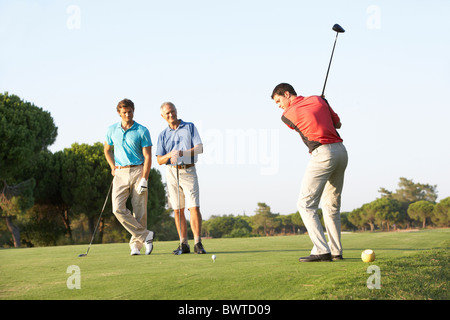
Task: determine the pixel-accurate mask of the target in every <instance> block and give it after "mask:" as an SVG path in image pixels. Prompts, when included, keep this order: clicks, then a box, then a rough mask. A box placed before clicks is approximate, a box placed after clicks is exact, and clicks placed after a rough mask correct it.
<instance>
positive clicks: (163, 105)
mask: <svg viewBox="0 0 450 320" xmlns="http://www.w3.org/2000/svg"><path fill="white" fill-rule="evenodd" d="M165 106H169V107H172V108H174V109H175V111H177V108H176V107H175V105H174V104H173V103H172V102H169V101H166V102H163V104H162V105H161V107H160V108H159V111H160V112H161V114H162V110H163V108H164V107H165Z"/></svg>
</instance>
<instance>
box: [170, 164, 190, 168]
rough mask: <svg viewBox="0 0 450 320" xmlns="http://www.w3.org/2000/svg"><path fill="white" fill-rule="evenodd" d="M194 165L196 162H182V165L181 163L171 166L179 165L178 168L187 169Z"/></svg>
mask: <svg viewBox="0 0 450 320" xmlns="http://www.w3.org/2000/svg"><path fill="white" fill-rule="evenodd" d="M193 166H195V164H193V163H191V164H182V165H179V166H171V167H174V168H176V167H178V169H187V168H190V167H193Z"/></svg>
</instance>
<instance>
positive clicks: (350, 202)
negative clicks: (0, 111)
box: [0, 0, 450, 219]
mask: <svg viewBox="0 0 450 320" xmlns="http://www.w3.org/2000/svg"><path fill="white" fill-rule="evenodd" d="M449 17H450V1H445V0H431V1H423V0H413V1H411V0H408V1H356V0H355V1H331V0H329V1H299V0H277V1H265V0H259V1H246V0H239V1H235V0H227V1H222V0H220V1H212V0H209V1H196V0H192V1H182V0H173V1H98V0H96V1H79V0H72V1H61V0H58V1H51V0H46V1H30V0H27V1H21V0H14V1H12V0H0V37H1V40H2V49H1V50H0V91H1V92H5V91H7V92H9V93H10V94H16V95H18V96H20V97H21V98H22V99H24V100H26V101H30V102H33V103H34V104H35V105H37V106H39V107H42V108H43V109H45V110H48V111H50V112H51V115H52V117H53V118H54V121H55V123H56V125H57V126H58V131H59V134H58V138H57V140H56V143H55V144H54V145H53V146H51V148H50V149H51V150H52V151H58V150H62V149H64V148H67V147H70V145H71V144H72V143H74V142H78V143H89V144H92V143H94V142H97V141H101V142H103V141H104V139H105V138H104V136H105V132H106V128H107V127H108V126H109V125H110V124H112V123H115V122H117V121H119V118H118V116H117V114H116V111H115V107H116V105H117V102H118V101H120V100H121V99H123V98H129V99H131V100H133V101H134V102H135V105H136V113H135V120H136V121H137V122H139V123H141V124H143V125H145V126H147V127H148V128H149V130H150V133H151V137H152V140H153V142H154V146H155V147H154V150H156V142H157V137H158V134H159V133H160V132H161V131H162V130H163V129H164V127H165V126H166V123H165V121H164V120H163V119H162V118H161V117H160V114H159V106H160V104H161V103H162V102H163V101H172V102H173V103H174V104H175V105H176V106H177V108H178V113H179V117H180V118H181V119H183V120H185V121H192V122H194V123H195V124H196V125H197V127H198V128H199V131H200V135H201V137H202V139H203V142H204V147H205V153H204V154H203V155H202V156H201V157H200V160H199V163H198V166H197V167H198V169H197V170H198V174H199V182H200V188H201V209H202V213H203V216H204V218H206V219H207V218H208V217H209V216H211V215H213V214H215V215H223V214H235V215H237V214H243V213H244V212H245V214H247V215H251V214H254V210H255V209H256V206H257V202H265V203H267V204H268V205H269V206H271V208H272V212H275V213H281V214H289V213H293V212H295V211H296V210H297V209H296V202H297V195H298V192H299V188H300V183H301V179H302V176H303V172H304V170H305V167H306V164H307V162H308V159H309V154H308V152H307V148H306V147H305V145H304V144H303V142H302V141H301V139H300V137H299V135H298V134H297V133H296V132H294V131H292V130H290V129H288V128H287V127H286V126H285V125H284V124H283V123H282V122H281V120H280V117H281V111H280V110H279V109H278V108H277V107H276V105H275V104H274V103H273V101H272V100H271V99H270V94H271V92H272V89H273V88H274V86H275V85H277V84H278V83H280V82H289V83H291V84H292V85H293V86H294V87H295V88H296V90H297V92H298V93H299V94H301V95H305V96H308V95H319V94H320V93H321V90H322V85H323V81H324V78H325V74H326V68H327V66H328V61H329V58H330V54H331V49H332V46H333V41H334V38H335V33H334V32H333V31H332V30H331V27H332V26H333V24H335V23H339V24H340V25H341V26H343V27H344V28H345V29H346V33H344V34H342V35H339V38H338V42H337V46H336V51H335V55H334V58H333V65H332V66H331V71H330V76H329V79H328V84H327V91H326V96H327V98H328V100H329V102H330V104H331V105H332V107H333V108H334V110H335V111H336V112H337V113H338V114H339V116H340V117H341V120H342V123H343V126H342V129H341V130H340V134H341V136H342V137H343V139H344V143H345V145H346V147H347V149H348V151H349V166H348V169H347V174H346V181H345V186H344V193H343V199H342V210H343V211H350V210H353V209H355V208H358V207H360V206H361V205H362V204H364V203H367V202H370V201H372V200H375V199H376V198H377V197H379V193H378V189H379V188H380V187H385V188H387V189H390V190H395V189H396V188H397V183H398V181H399V178H400V177H406V178H408V179H413V180H414V181H415V182H421V183H429V184H433V185H434V184H436V185H437V187H438V191H439V198H438V200H440V199H442V198H445V197H447V196H450V169H449V164H450V161H449V160H450V148H449V136H450V134H449V129H448V127H449V125H448V123H449V119H450V103H449V98H448V97H447V94H446V93H447V92H448V89H449V84H450V76H449V75H450V63H449V57H450V45H449V40H448V39H449V38H450V19H449ZM153 167H155V168H157V169H158V170H161V172H162V174H163V177H164V180H165V174H164V168H163V167H161V166H159V165H158V164H157V163H156V159H154V161H153ZM105 192H106V190H105Z"/></svg>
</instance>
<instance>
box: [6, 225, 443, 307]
mask: <svg viewBox="0 0 450 320" xmlns="http://www.w3.org/2000/svg"><path fill="white" fill-rule="evenodd" d="M449 235H450V229H438V230H425V231H420V232H408V233H406V232H397V233H395V232H390V233H388V232H386V233H352V234H343V235H342V242H343V246H344V258H345V259H344V260H342V261H335V262H321V263H299V262H298V257H300V256H305V255H308V254H309V251H310V248H311V242H310V240H309V237H308V236H307V235H301V236H285V237H265V238H241V239H238V238H234V239H206V240H204V241H203V243H204V246H205V249H206V250H207V251H208V254H206V255H196V254H193V253H191V254H186V255H181V256H174V255H172V254H171V252H172V250H173V249H175V247H176V246H177V243H176V242H174V241H170V242H155V248H154V251H153V253H152V254H151V255H150V256H145V255H141V256H130V255H129V249H128V244H124V243H121V244H102V245H93V246H92V247H91V250H90V252H89V255H88V256H87V257H84V258H78V254H80V253H84V252H85V251H86V249H87V245H82V246H61V247H43V248H26V249H25V248H24V249H2V250H0V299H50V300H52V299H89V300H91V299H151V300H166V299H172V300H181V299H182V300H244V299H245V300H247V299H248V300H266V299H270V300H293V299H333V300H341V299H345V300H347V299H354V300H361V299H382V300H384V299H394V300H400V299H406V300H410V299H414V300H416V299H421V300H422V299H423V300H426V299H437V300H445V299H448V283H449V265H450V264H449V260H450V259H449V257H450V255H449V244H450V238H449ZM191 247H193V244H192V243H191ZM367 248H370V249H373V250H375V253H376V257H377V258H376V260H375V261H374V262H372V263H364V262H362V261H361V259H360V255H361V251H362V250H364V249H367ZM212 254H216V255H217V259H216V261H215V262H214V263H213V261H212V259H211V255H212ZM71 265H77V266H78V267H79V268H80V273H81V276H80V279H81V289H72V290H69V289H68V288H67V284H66V281H67V279H68V277H69V276H71V274H68V273H66V271H67V268H68V267H69V266H71ZM369 265H376V266H378V267H379V268H380V279H381V288H380V289H372V290H371V289H368V288H367V284H366V283H367V279H368V277H369V276H370V275H371V274H368V273H367V268H368V266H369Z"/></svg>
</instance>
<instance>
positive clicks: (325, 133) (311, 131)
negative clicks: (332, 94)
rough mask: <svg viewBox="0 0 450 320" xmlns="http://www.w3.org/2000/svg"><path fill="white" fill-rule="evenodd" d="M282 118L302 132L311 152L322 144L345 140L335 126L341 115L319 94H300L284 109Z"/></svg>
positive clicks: (290, 126) (292, 127) (291, 126)
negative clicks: (308, 95)
mask: <svg viewBox="0 0 450 320" xmlns="http://www.w3.org/2000/svg"><path fill="white" fill-rule="evenodd" d="M281 120H282V121H283V122H284V123H285V124H286V125H287V126H288V127H289V128H291V129H293V130H295V131H297V132H298V133H300V136H301V137H302V139H303V142H304V143H305V144H306V146H307V147H308V149H309V152H310V153H311V152H312V151H313V150H314V149H316V148H317V147H319V146H320V145H322V144H331V143H337V142H342V141H343V140H342V139H341V137H340V136H339V134H338V133H337V131H336V128H335V127H334V124H338V123H339V122H340V119H339V116H338V115H337V114H336V113H335V112H334V111H333V109H331V107H330V106H329V105H328V103H327V102H326V101H325V100H324V99H322V98H321V97H319V96H311V97H302V96H298V97H297V98H295V99H294V100H293V101H292V103H291V104H290V105H289V107H287V108H286V109H285V110H284V112H283V115H282V117H281Z"/></svg>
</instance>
